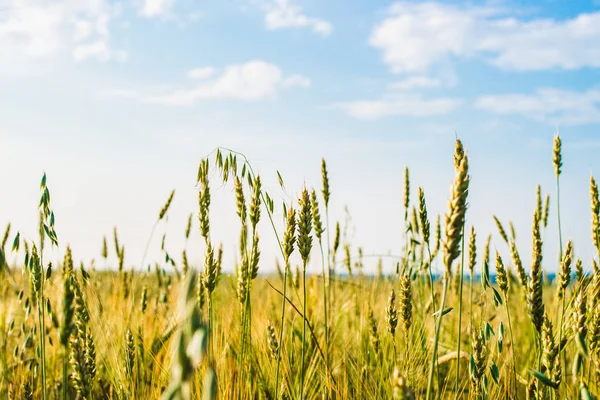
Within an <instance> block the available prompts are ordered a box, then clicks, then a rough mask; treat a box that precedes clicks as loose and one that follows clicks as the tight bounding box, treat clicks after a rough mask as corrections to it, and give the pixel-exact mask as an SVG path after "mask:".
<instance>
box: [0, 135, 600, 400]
mask: <svg viewBox="0 0 600 400" xmlns="http://www.w3.org/2000/svg"><path fill="white" fill-rule="evenodd" d="M448 152H449V153H452V152H454V164H449V165H447V168H448V169H453V170H454V180H453V182H448V184H451V190H450V191H449V192H448V205H447V210H446V212H445V214H444V215H439V216H436V215H430V214H428V212H427V197H426V193H424V191H423V190H422V188H420V187H413V186H411V183H410V169H409V168H406V170H405V171H398V176H399V177H402V176H404V183H405V184H404V197H403V198H401V199H398V201H397V203H398V207H404V210H405V212H404V220H403V221H398V224H403V226H404V228H405V229H404V232H405V234H404V236H403V237H400V238H398V243H400V244H401V246H402V248H401V256H400V257H396V258H392V257H389V258H385V259H380V260H377V259H375V260H374V259H373V258H368V259H367V257H364V256H363V252H362V250H361V244H360V243H353V242H351V241H350V240H349V238H348V237H347V235H345V233H344V232H345V227H344V222H343V221H339V222H338V221H333V220H330V219H329V214H330V209H329V205H330V198H331V197H334V196H336V193H335V179H336V177H335V176H329V175H328V172H327V164H326V161H325V160H323V161H322V165H321V171H322V181H321V182H307V183H306V186H305V187H299V188H294V189H295V190H296V191H295V192H297V193H300V196H299V198H298V199H296V201H294V202H292V203H288V204H285V203H284V204H279V203H277V204H276V202H275V201H274V200H273V199H274V198H277V197H276V194H274V193H269V192H268V191H267V190H265V189H264V188H263V187H262V186H261V177H260V176H259V175H257V174H255V173H254V170H253V169H252V164H251V163H249V162H248V161H247V159H246V158H245V157H244V156H243V155H242V154H239V153H234V152H232V151H229V150H224V149H220V150H217V151H216V152H214V153H212V154H211V156H210V157H209V158H206V159H203V160H202V161H201V163H200V165H199V168H198V177H197V188H198V209H197V211H196V212H194V213H193V214H191V215H190V217H189V220H188V221H187V228H186V231H185V232H184V233H185V237H186V238H188V237H189V236H190V232H191V231H192V230H197V231H199V232H200V234H201V238H202V241H203V243H202V249H203V251H204V257H203V263H201V264H200V265H192V263H190V262H188V257H187V253H186V248H183V249H179V250H178V251H177V252H175V253H169V252H167V251H166V250H165V246H164V240H165V238H164V236H163V239H162V247H161V255H162V256H161V257H162V258H161V259H160V260H150V259H149V258H147V257H146V256H144V260H143V261H142V262H141V264H140V265H138V266H137V267H136V268H134V269H132V268H130V266H129V264H127V266H126V264H125V261H124V259H125V255H126V253H127V249H126V247H125V246H124V244H123V243H121V242H120V240H119V235H118V226H117V227H116V228H115V230H114V234H113V235H112V237H104V238H102V236H101V235H100V236H99V237H98V243H99V244H101V247H100V249H101V252H100V253H99V254H98V255H97V256H96V259H97V260H107V258H108V257H109V256H110V257H115V259H118V260H119V263H118V265H116V266H115V268H113V269H111V270H109V271H106V270H96V269H95V267H94V266H93V265H86V264H85V263H79V261H77V260H73V258H72V254H71V249H70V248H69V246H68V244H67V243H64V242H63V241H62V240H61V235H60V231H55V220H54V219H55V217H54V212H53V202H52V200H51V199H52V197H51V193H52V187H51V178H52V177H51V176H49V177H46V175H44V176H43V178H42V179H41V183H40V202H39V213H40V225H39V237H37V238H25V237H23V236H21V235H20V234H19V233H18V232H19V229H22V228H23V227H18V226H10V225H9V226H8V227H6V230H5V233H4V235H3V240H2V247H1V253H0V346H1V347H2V351H1V352H0V398H9V399H104V398H109V399H159V398H161V399H165V400H166V399H392V398H394V399H439V398H444V399H451V398H460V399H462V398H465V399H505V398H506V399H526V398H527V399H557V400H558V399H567V398H569V399H576V398H581V399H593V398H597V397H600V373H599V372H600V305H599V304H598V297H599V294H600V272H599V271H598V265H597V261H596V259H585V260H580V259H578V258H576V256H575V253H574V250H573V249H574V244H573V243H572V242H571V241H569V240H567V238H563V237H562V235H560V232H561V231H560V207H559V205H560V201H559V200H560V199H559V198H556V199H554V198H553V199H550V198H549V197H548V196H546V195H544V194H543V193H542V191H541V189H540V187H539V186H538V188H537V199H534V198H533V196H532V198H526V199H523V204H526V205H530V209H531V220H530V221H531V222H530V226H531V230H530V231H529V232H515V229H514V228H513V223H512V222H511V221H508V220H506V221H501V220H499V219H497V218H496V217H495V216H492V215H490V218H492V217H493V218H494V219H495V222H496V225H497V230H496V231H495V232H493V233H491V234H490V235H489V236H488V232H480V231H478V230H477V221H474V224H475V225H474V226H471V225H466V224H465V220H466V215H467V214H468V212H469V205H470V199H469V185H470V172H471V171H470V169H469V154H468V145H467V143H465V147H463V143H461V142H460V141H459V140H457V141H456V146H455V148H454V149H451V148H450V149H448ZM561 152H562V149H561V141H560V138H559V136H556V137H555V140H554V151H553V153H552V154H548V159H549V160H552V164H553V165H554V174H555V177H556V186H557V191H556V193H557V196H560V183H561V168H562V154H561ZM549 165H551V164H550V163H549ZM263 172H264V173H270V174H273V175H275V174H277V176H278V179H279V183H280V185H281V187H282V189H283V187H284V185H285V183H284V181H283V178H282V177H281V176H280V175H279V173H278V172H276V171H263ZM209 178H210V179H209ZM32 184H36V183H35V182H33V183H32ZM223 186H227V187H230V188H232V189H233V190H232V193H234V195H235V200H236V207H237V216H238V220H239V226H238V227H236V228H235V229H236V230H237V229H238V228H239V234H237V235H233V236H232V237H231V238H230V242H229V243H227V245H228V244H232V243H235V244H237V246H236V247H237V249H238V252H237V254H235V257H227V258H224V256H223V251H224V250H223V249H224V248H226V249H231V248H233V246H223V244H222V243H216V242H213V241H212V239H211V228H213V227H214V226H215V225H218V224H219V223H220V221H219V216H218V215H214V214H211V191H212V192H214V191H215V190H216V189H215V188H217V187H218V188H222V187H223ZM531 189H532V193H533V191H534V189H535V188H531ZM173 197H174V193H171V194H170V195H169V194H168V193H166V194H165V198H166V199H167V201H166V202H165V204H164V205H162V207H161V205H160V204H157V207H156V211H157V213H156V224H155V225H154V226H155V227H156V226H159V225H160V224H161V223H164V221H165V219H166V218H167V216H168V213H169V208H170V205H171V202H172V200H173ZM3 211H6V212H7V213H8V214H10V210H3ZM276 215H277V217H275V216H276ZM281 216H284V217H285V218H284V221H283V223H282V219H281ZM57 218H58V216H57ZM551 219H553V220H555V221H557V222H558V226H559V229H558V235H559V237H558V238H553V240H554V239H555V240H558V242H559V243H560V249H561V251H560V260H558V259H552V260H549V259H546V258H543V257H542V254H543V247H544V239H543V238H547V237H546V236H545V232H546V227H547V226H548V221H549V220H551ZM590 220H591V223H590V225H589V226H591V229H590V228H589V226H582V227H581V229H582V230H584V229H585V230H589V232H590V240H592V241H593V243H594V245H595V247H596V248H597V250H598V252H599V253H600V237H599V235H600V227H599V225H600V199H599V194H598V187H597V185H596V183H595V181H594V178H593V177H592V178H591V179H590ZM258 224H261V226H270V227H272V229H273V231H274V234H275V237H276V238H277V240H278V242H279V247H278V248H279V254H278V261H277V262H276V265H275V266H274V265H273V262H274V261H273V260H272V259H266V258H261V246H262V245H263V239H262V238H261V237H260V236H259V235H258V231H257V226H258ZM57 225H58V224H57ZM182 225H185V224H184V221H182ZM89 229H90V230H93V227H90V228H89ZM157 232H158V230H156V232H155V230H154V229H153V232H152V235H151V237H152V236H154V235H158V233H157ZM182 233H183V232H182ZM517 234H518V235H520V236H521V237H531V240H530V243H531V245H530V247H529V248H517V246H516V244H515V242H516V235H517ZM492 235H493V237H494V239H497V240H496V242H495V243H496V247H495V248H494V247H493V246H491V245H490V241H491V239H492ZM477 236H480V237H481V238H486V240H485V243H486V244H485V246H483V247H480V248H477V246H476V243H477V242H476V237H477ZM264 240H265V241H266V240H267V239H264ZM269 240H270V239H269ZM149 243H150V241H149ZM186 243H187V241H186ZM196 245H198V244H196ZM56 247H58V248H59V249H60V250H61V254H62V256H61V257H62V262H60V263H57V262H54V261H53V262H51V261H50V260H49V258H50V257H48V256H47V253H48V252H49V249H50V248H56ZM548 257H553V256H547V258H548ZM230 258H231V259H236V260H238V261H237V263H236V265H234V266H230V265H229V266H225V265H223V263H225V261H224V260H225V259H230ZM309 262H310V263H311V264H312V265H319V266H320V270H321V273H319V274H307V273H306V269H307V265H308V263H309ZM367 262H369V263H374V262H375V263H378V267H377V271H378V272H377V273H375V274H371V273H368V274H367V273H366V271H365V269H366V268H365V263H367ZM384 262H385V263H387V264H388V265H391V264H392V263H393V265H394V266H395V267H394V269H393V271H392V273H388V272H387V271H386V273H384V272H383V267H382V265H383V263H384ZM148 265H149V267H148ZM433 265H436V266H439V267H440V268H441V271H443V272H442V274H434V273H433V272H432V270H433V268H432V266H433ZM545 265H546V266H547V265H553V266H555V265H559V267H558V273H557V274H556V276H555V277H554V278H553V279H550V278H551V277H550V276H549V274H548V273H547V270H548V269H547V268H545ZM222 270H223V271H226V270H227V271H231V270H235V271H236V272H235V273H234V274H230V273H225V272H222ZM263 270H269V271H274V270H275V271H277V272H276V273H273V274H266V273H264V271H263ZM475 271H477V272H475ZM479 271H481V273H480V272H479ZM584 271H586V272H584ZM587 271H591V272H587ZM552 275H554V274H552Z"/></svg>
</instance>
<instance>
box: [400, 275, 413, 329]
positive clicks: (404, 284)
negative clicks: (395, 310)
mask: <svg viewBox="0 0 600 400" xmlns="http://www.w3.org/2000/svg"><path fill="white" fill-rule="evenodd" d="M399 294H400V299H399V301H400V321H401V322H402V328H403V329H404V333H405V334H406V335H408V333H409V331H410V327H411V326H412V284H411V281H410V276H408V275H406V274H405V275H402V276H400V293H399Z"/></svg>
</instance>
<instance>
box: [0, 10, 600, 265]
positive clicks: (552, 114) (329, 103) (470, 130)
mask: <svg viewBox="0 0 600 400" xmlns="http://www.w3.org/2000/svg"><path fill="white" fill-rule="evenodd" d="M598 43H600V5H599V4H598V3H597V2H593V1H569V2H564V1H539V2H523V1H500V0H498V1H488V2H457V1H439V2H428V3H424V2H387V1H370V2H357V1H352V2H350V1H337V0H336V1H326V2H324V1H316V0H307V1H303V0H231V1H227V2H197V1H191V0H137V1H132V2H113V1H107V0H78V1H75V0H45V1H41V0H18V1H17V0H0V57H1V59H2V60H3V62H2V65H0V110H2V111H1V112H0V114H1V115H2V124H1V125H0V182H1V185H2V189H3V195H2V196H0V224H2V225H4V224H6V223H7V222H9V221H11V222H12V223H13V227H14V229H18V230H20V231H22V232H23V233H24V234H25V235H26V236H29V237H35V232H36V231H37V222H36V218H37V212H36V204H37V199H38V193H37V190H38V186H37V185H38V181H39V178H40V177H41V175H42V173H43V171H44V170H45V171H46V172H47V173H48V175H49V179H48V182H49V185H50V189H51V191H52V194H53V202H54V208H55V210H56V214H57V217H56V218H57V231H58V233H59V235H60V239H61V246H64V245H66V243H70V244H71V245H72V247H73V248H74V253H75V255H76V257H78V258H81V259H84V260H89V259H91V258H92V257H95V258H99V256H98V253H99V248H100V244H101V238H102V235H105V234H106V235H109V234H110V233H111V232H112V227H113V226H114V225H117V226H118V228H119V231H120V232H121V238H122V240H123V242H124V243H125V244H126V246H127V249H128V250H127V254H128V255H130V257H128V263H130V264H135V263H137V262H139V261H138V260H139V258H141V253H142V251H143V247H144V244H145V241H146V239H147V235H148V232H149V231H150V228H151V226H152V223H153V219H154V218H155V214H156V212H157V210H158V209H159V208H160V206H161V204H162V203H163V201H164V199H165V198H166V197H167V195H168V193H169V191H170V190H171V189H173V188H175V189H176V191H177V193H176V197H175V202H174V204H173V210H172V212H171V215H170V219H169V223H168V225H167V226H162V227H161V228H160V229H159V234H158V235H157V238H156V239H157V243H156V246H155V247H158V245H159V244H158V241H159V240H160V234H161V233H162V231H163V230H165V229H166V230H167V231H168V246H169V248H170V249H171V252H172V253H175V254H178V253H179V251H180V249H181V246H182V245H183V230H184V227H185V219H186V216H187V214H188V213H190V212H195V211H196V207H197V206H196V203H195V202H196V196H195V192H194V178H195V173H196V168H197V164H198V161H199V160H200V158H201V157H202V156H204V155H206V154H208V153H210V152H211V151H212V150H214V148H215V147H216V146H226V147H230V148H233V149H236V150H239V151H242V152H244V153H246V154H247V155H248V157H249V158H250V160H251V161H252V162H253V164H254V165H255V166H256V167H257V168H258V170H259V171H260V172H261V173H262V174H263V175H264V179H265V182H266V185H267V187H268V188H269V190H271V192H272V194H273V195H274V196H275V197H276V198H277V199H283V200H287V201H289V200H291V199H293V198H295V196H296V195H297V192H298V190H299V189H300V188H301V187H302V184H303V183H304V182H306V183H307V184H308V185H309V186H310V185H319V184H320V171H319V163H320V159H321V157H325V158H326V159H327V160H328V162H329V168H330V173H331V178H332V189H333V200H332V201H333V203H332V218H331V219H332V221H335V220H338V219H343V218H344V212H343V210H344V206H346V205H347V206H348V208H349V209H350V212H351V214H352V217H353V223H354V225H355V226H356V230H355V236H354V241H355V245H357V246H358V245H361V246H364V248H365V254H371V253H387V252H388V251H389V252H392V253H394V254H397V253H399V251H400V249H399V246H400V244H401V243H402V239H401V234H402V215H403V210H402V206H401V202H402V180H403V169H404V166H405V165H408V166H409V167H410V170H411V177H412V183H413V194H416V188H417V186H418V185H421V186H423V187H424V189H425V192H426V194H427V196H428V205H429V208H430V215H432V216H433V215H435V214H436V213H442V212H444V211H445V208H446V201H447V200H446V199H447V197H448V193H449V185H450V183H451V181H452V151H453V144H454V138H455V135H456V134H458V136H459V137H460V138H461V139H462V140H463V142H464V143H465V146H466V147H467V149H468V152H469V156H470V160H471V166H472V173H471V175H472V191H471V198H470V210H469V215H468V223H469V224H474V225H475V226H476V228H477V231H478V233H479V237H480V238H481V239H482V240H483V238H484V237H485V236H486V235H487V233H488V232H493V233H494V234H496V230H495V227H494V225H493V221H492V215H494V214H496V215H498V216H499V217H500V218H501V220H502V221H503V222H505V223H508V220H509V219H512V220H513V221H514V223H515V226H516V228H517V233H518V245H519V247H520V248H521V253H522V255H523V258H524V259H527V260H528V259H529V252H530V240H529V235H530V233H529V232H530V227H531V214H532V211H533V207H534V204H535V185H536V184H538V183H540V184H542V186H543V191H544V193H546V192H549V193H550V194H551V196H552V203H553V205H556V201H555V200H556V197H555V189H554V182H553V178H554V177H553V169H552V164H551V149H552V138H553V135H554V134H555V132H556V131H557V129H558V130H559V131H560V133H561V136H562V138H563V143H564V160H565V167H564V174H563V176H562V179H563V183H562V190H563V191H562V199H561V201H562V214H563V219H564V224H563V231H564V232H563V233H564V236H565V240H566V238H573V239H574V240H575V249H576V253H577V254H578V255H579V256H581V257H582V258H583V259H584V261H585V263H584V265H586V267H589V262H590V260H591V256H592V255H593V250H592V246H591V239H590V234H589V232H590V226H589V225H590V224H589V196H588V182H589V176H590V174H600V162H599V161H598V158H597V156H596V155H597V153H598V150H599V149H600V136H599V133H598V128H599V125H600V87H599V86H598V84H597V82H599V81H600V48H599V47H600V45H598ZM276 170H279V171H280V172H281V173H282V175H283V176H284V179H285V180H286V186H287V187H288V188H289V191H288V192H287V193H281V191H280V190H279V187H278V185H277V180H276V174H275V171H276ZM214 179H215V180H216V179H217V177H216V176H214ZM215 198H216V199H218V200H217V201H216V202H215V207H214V209H213V226H214V228H213V232H214V237H215V240H217V241H223V243H224V246H225V249H226V256H227V254H229V257H230V258H229V259H230V260H231V259H233V256H234V249H235V248H236V246H235V242H234V240H235V238H236V237H237V233H236V232H237V229H238V225H237V221H236V216H235V212H234V210H233V208H232V207H233V205H232V194H231V190H230V188H215ZM413 200H415V199H414V198H413ZM555 215H556V214H555V213H554V214H553V218H552V223H551V225H550V227H549V229H548V231H547V232H546V239H547V240H546V244H547V247H546V255H547V256H546V260H547V263H546V268H548V269H550V270H552V269H555V261H554V260H555V257H554V255H555V254H557V252H558V247H557V240H556V237H557V232H556V227H555V223H554V217H555ZM263 234H264V236H265V237H266V238H268V239H264V240H263V241H262V243H264V244H265V246H266V247H265V251H264V252H263V260H264V262H263V264H264V269H265V270H269V268H271V265H272V262H271V260H272V257H274V256H275V251H274V249H275V246H274V243H273V240H272V237H271V236H270V235H271V234H270V233H269V230H268V227H267V225H266V224H265V225H264V227H263ZM494 245H495V246H496V247H497V249H498V250H499V251H500V252H501V253H503V254H504V255H505V256H508V254H507V253H506V248H505V247H504V246H503V244H502V243H501V242H500V241H498V240H495V242H494ZM189 246H190V252H191V254H192V255H193V257H195V259H196V260H200V259H201V256H200V255H201V254H202V245H201V241H200V239H199V237H198V235H197V234H196V235H195V236H193V237H192V240H191V241H190V244H189ZM154 255H155V254H154ZM314 267H315V268H316V266H314ZM388 267H390V268H391V262H389V263H388Z"/></svg>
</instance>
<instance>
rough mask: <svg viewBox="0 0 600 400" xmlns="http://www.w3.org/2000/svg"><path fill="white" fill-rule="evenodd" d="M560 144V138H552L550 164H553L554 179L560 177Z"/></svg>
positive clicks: (556, 136)
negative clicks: (552, 145) (552, 146)
mask: <svg viewBox="0 0 600 400" xmlns="http://www.w3.org/2000/svg"><path fill="white" fill-rule="evenodd" d="M561 152H562V142H561V140H560V136H558V134H556V135H555V136H554V149H553V150H552V153H553V154H552V163H553V164H554V172H555V173H556V177H557V178H558V176H559V175H560V173H561V172H562V171H561V168H562V154H561Z"/></svg>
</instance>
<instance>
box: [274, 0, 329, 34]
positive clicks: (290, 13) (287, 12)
mask: <svg viewBox="0 0 600 400" xmlns="http://www.w3.org/2000/svg"><path fill="white" fill-rule="evenodd" d="M265 25H266V26H267V29H269V30H277V29H283V28H309V29H311V30H312V31H313V32H315V33H317V34H319V35H321V36H329V35H330V34H331V32H333V25H331V23H330V22H328V21H326V20H324V19H320V18H312V17H307V16H306V15H304V13H303V12H302V8H301V7H300V6H297V5H295V4H293V3H292V2H291V1H290V0H275V1H274V2H273V3H272V4H271V5H270V6H268V11H267V14H266V15H265Z"/></svg>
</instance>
